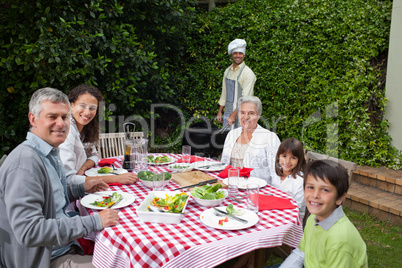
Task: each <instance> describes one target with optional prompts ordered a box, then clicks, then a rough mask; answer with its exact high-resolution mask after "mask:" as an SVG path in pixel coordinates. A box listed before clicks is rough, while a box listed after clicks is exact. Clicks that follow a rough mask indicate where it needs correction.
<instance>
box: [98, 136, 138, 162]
mask: <svg viewBox="0 0 402 268" xmlns="http://www.w3.org/2000/svg"><path fill="white" fill-rule="evenodd" d="M143 136H144V133H143V132H134V133H132V138H133V139H140V138H142V137H143ZM125 139H126V136H125V133H124V132H116V133H101V134H99V144H98V146H97V150H98V153H99V158H100V159H102V158H108V157H114V156H119V155H124V150H125Z"/></svg>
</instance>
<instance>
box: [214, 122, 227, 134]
mask: <svg viewBox="0 0 402 268" xmlns="http://www.w3.org/2000/svg"><path fill="white" fill-rule="evenodd" d="M228 127H229V124H226V125H225V126H224V127H223V128H222V129H221V130H219V131H218V132H216V134H221V133H222V132H224V131H225V130H226V129H228Z"/></svg>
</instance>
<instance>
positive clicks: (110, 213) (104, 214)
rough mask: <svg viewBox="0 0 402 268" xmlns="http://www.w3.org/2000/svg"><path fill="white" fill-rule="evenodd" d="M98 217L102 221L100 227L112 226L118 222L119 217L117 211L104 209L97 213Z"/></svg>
mask: <svg viewBox="0 0 402 268" xmlns="http://www.w3.org/2000/svg"><path fill="white" fill-rule="evenodd" d="M99 216H100V217H101V220H102V227H103V228H105V227H109V226H114V225H116V224H117V223H118V222H119V215H118V212H117V210H114V209H105V210H102V211H101V212H99Z"/></svg>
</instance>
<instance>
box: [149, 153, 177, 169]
mask: <svg viewBox="0 0 402 268" xmlns="http://www.w3.org/2000/svg"><path fill="white" fill-rule="evenodd" d="M158 156H163V155H154V158H155V157H158ZM168 157H169V159H170V161H168V162H164V163H153V162H148V165H152V166H162V165H168V164H172V163H174V162H176V160H175V159H173V158H171V157H170V156H168Z"/></svg>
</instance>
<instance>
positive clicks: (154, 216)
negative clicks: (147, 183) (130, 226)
mask: <svg viewBox="0 0 402 268" xmlns="http://www.w3.org/2000/svg"><path fill="white" fill-rule="evenodd" d="M176 194H181V192H180V191H151V192H149V193H148V195H147V196H146V197H145V199H144V201H142V203H141V204H140V205H139V206H138V207H137V209H136V212H137V215H138V217H139V218H140V219H141V220H142V221H144V222H158V223H165V224H167V223H169V224H178V223H180V221H181V219H182V218H183V215H184V213H185V210H186V207H187V203H188V200H189V199H190V196H189V197H188V198H187V200H186V203H185V205H184V207H183V210H182V212H181V213H170V212H160V211H159V210H158V209H153V210H150V209H149V207H150V206H151V202H152V200H153V199H154V198H155V197H159V198H165V197H166V196H167V195H168V196H172V195H176Z"/></svg>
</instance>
